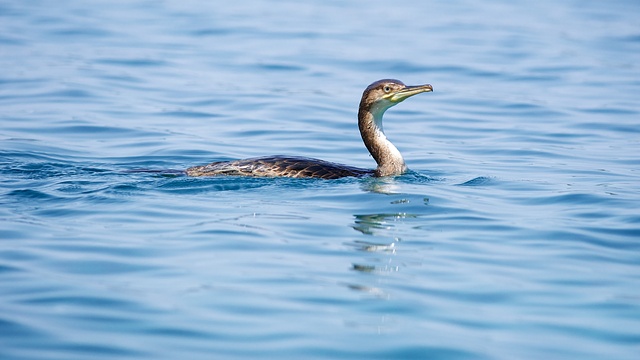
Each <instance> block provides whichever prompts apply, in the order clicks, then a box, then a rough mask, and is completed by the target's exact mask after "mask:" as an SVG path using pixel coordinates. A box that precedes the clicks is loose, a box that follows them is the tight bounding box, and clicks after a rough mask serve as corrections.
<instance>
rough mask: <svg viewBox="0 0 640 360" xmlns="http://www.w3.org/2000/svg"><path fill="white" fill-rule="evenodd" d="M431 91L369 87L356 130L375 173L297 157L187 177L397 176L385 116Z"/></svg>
mask: <svg viewBox="0 0 640 360" xmlns="http://www.w3.org/2000/svg"><path fill="white" fill-rule="evenodd" d="M428 91H433V88H432V87H431V85H420V86H406V85H405V84H403V83H402V82H401V81H398V80H391V79H385V80H378V81H376V82H374V83H373V84H371V85H369V86H368V87H367V88H366V89H365V91H364V93H363V94H362V99H361V100H360V107H359V110H358V127H359V129H360V134H361V135H362V140H363V141H364V144H365V146H366V147H367V150H369V153H371V156H373V158H374V160H375V161H376V163H377V164H378V167H377V168H376V169H375V170H367V169H360V168H356V167H352V166H347V165H341V164H335V163H331V162H328V161H324V160H319V159H312V158H306V157H297V156H266V157H257V158H251V159H243V160H232V161H219V162H214V163H211V164H208V165H203V166H194V167H191V168H189V169H187V170H186V173H187V175H189V176H221V175H228V176H256V177H277V176H282V177H293V178H319V179H338V178H342V177H347V176H356V177H360V176H367V175H373V176H390V175H400V174H402V173H403V172H405V171H406V170H407V166H406V164H405V162H404V159H403V158H402V155H401V154H400V152H399V151H398V149H397V148H396V147H395V146H394V145H393V144H392V143H391V142H390V141H389V140H387V137H386V136H385V135H384V132H383V130H382V116H383V114H384V112H385V111H386V110H387V109H388V108H390V107H392V106H394V105H396V104H398V103H400V102H402V101H403V100H405V99H407V98H409V97H410V96H413V95H416V94H419V93H422V92H428Z"/></svg>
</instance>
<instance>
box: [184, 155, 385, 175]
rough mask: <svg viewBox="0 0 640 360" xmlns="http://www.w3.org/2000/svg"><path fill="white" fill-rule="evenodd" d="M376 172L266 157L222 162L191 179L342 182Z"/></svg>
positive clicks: (205, 167)
mask: <svg viewBox="0 0 640 360" xmlns="http://www.w3.org/2000/svg"><path fill="white" fill-rule="evenodd" d="M371 174H373V170H368V169H360V168H356V167H353V166H347V165H341V164H335V163H332V162H329V161H324V160H320V159H312V158H305V157H297V156H279V155H275V156H265V157H257V158H251V159H243V160H233V161H219V162H214V163H211V164H208V165H203V166H194V167H192V168H189V169H187V175H189V176H215V175H231V176H257V177H276V176H283V177H293V178H319V179H339V178H342V177H347V176H365V175H371Z"/></svg>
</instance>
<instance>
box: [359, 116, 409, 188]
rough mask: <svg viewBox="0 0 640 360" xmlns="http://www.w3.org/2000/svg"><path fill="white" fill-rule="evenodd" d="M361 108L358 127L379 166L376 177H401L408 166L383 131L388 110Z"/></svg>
mask: <svg viewBox="0 0 640 360" xmlns="http://www.w3.org/2000/svg"><path fill="white" fill-rule="evenodd" d="M362 105H363V104H361V106H360V110H359V111H358V127H359V128H360V135H361V136H362V140H363V141H364V144H365V146H366V147H367V150H369V152H370V153H371V156H373V158H374V159H375V161H376V163H377V164H378V168H377V169H376V171H375V175H376V176H390V175H400V174H402V173H404V172H405V171H407V165H406V164H405V162H404V158H403V157H402V154H400V151H398V148H396V147H395V146H394V145H393V144H392V143H391V141H389V140H388V139H387V137H386V135H385V134H384V131H383V129H382V116H383V115H384V112H385V110H386V108H375V105H374V107H373V108H366V107H364V106H362Z"/></svg>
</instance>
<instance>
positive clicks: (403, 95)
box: [389, 84, 433, 103]
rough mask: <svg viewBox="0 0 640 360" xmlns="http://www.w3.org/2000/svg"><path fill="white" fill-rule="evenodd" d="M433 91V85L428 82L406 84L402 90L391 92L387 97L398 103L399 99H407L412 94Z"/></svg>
mask: <svg viewBox="0 0 640 360" xmlns="http://www.w3.org/2000/svg"><path fill="white" fill-rule="evenodd" d="M431 91H433V86H431V85H429V84H425V85H417V86H407V87H405V88H404V89H402V90H398V91H397V92H396V93H394V94H392V95H391V96H390V97H389V100H391V101H392V102H394V103H399V102H401V101H403V100H404V99H407V98H409V97H411V96H413V95H416V94H420V93H423V92H431Z"/></svg>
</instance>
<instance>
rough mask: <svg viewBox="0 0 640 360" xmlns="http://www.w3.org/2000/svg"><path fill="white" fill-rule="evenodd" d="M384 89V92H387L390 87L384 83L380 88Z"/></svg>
mask: <svg viewBox="0 0 640 360" xmlns="http://www.w3.org/2000/svg"><path fill="white" fill-rule="evenodd" d="M382 89H383V90H384V92H386V93H388V92H389V91H391V87H390V86H389V85H385V86H384V88H382Z"/></svg>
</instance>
